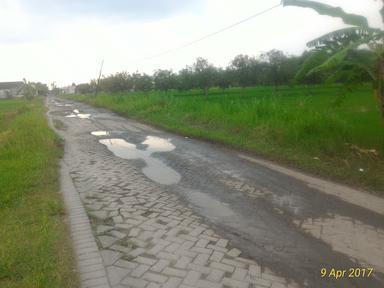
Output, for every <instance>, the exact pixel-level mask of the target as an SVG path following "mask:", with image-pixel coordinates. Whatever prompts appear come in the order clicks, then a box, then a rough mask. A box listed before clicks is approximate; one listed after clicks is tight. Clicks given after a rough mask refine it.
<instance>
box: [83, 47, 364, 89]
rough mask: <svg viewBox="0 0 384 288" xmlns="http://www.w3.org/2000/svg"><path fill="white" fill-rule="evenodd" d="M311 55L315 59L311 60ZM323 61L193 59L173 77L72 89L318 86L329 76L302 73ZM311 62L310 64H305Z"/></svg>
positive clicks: (117, 79)
mask: <svg viewBox="0 0 384 288" xmlns="http://www.w3.org/2000/svg"><path fill="white" fill-rule="evenodd" d="M364 53H368V52H364ZM315 54H316V55H317V57H314V55H315ZM359 56H361V55H359ZM363 56H364V55H363ZM326 57H328V56H327V55H326V53H322V54H319V53H318V51H305V52H304V53H303V54H302V55H300V56H293V55H287V54H286V53H284V52H282V51H280V50H271V51H269V52H266V53H263V54H261V55H260V56H258V57H254V56H248V55H243V54H240V55H238V56H236V57H235V58H234V59H233V60H232V61H230V63H229V65H228V66H227V67H225V68H222V67H215V66H214V65H213V64H211V63H209V61H208V60H207V59H204V58H197V59H196V61H195V62H194V63H193V64H192V65H188V66H186V67H185V68H183V69H181V70H180V71H178V72H177V73H175V72H173V71H172V70H163V69H161V70H156V71H155V72H154V73H153V75H148V74H145V73H144V74H142V73H138V72H136V73H132V74H131V73H128V72H119V73H115V74H112V75H109V76H104V77H102V78H101V79H100V81H97V80H92V81H91V82H90V83H84V84H79V85H77V86H76V92H77V93H80V94H88V93H94V92H97V91H103V92H111V93H113V92H124V91H143V92H148V91H150V90H153V89H154V90H159V91H164V92H167V91H169V90H173V89H176V90H179V91H188V90H191V89H201V90H202V91H203V93H204V94H205V95H207V94H208V91H209V89H210V88H211V87H219V88H222V89H226V88H229V87H250V86H262V85H263V86H265V85H273V86H279V85H291V84H320V83H324V82H326V81H327V79H329V78H330V75H326V74H324V73H316V74H311V75H307V74H306V73H305V72H306V70H307V69H308V66H309V65H315V64H316V63H317V62H318V61H322V60H323V59H324V58H326ZM364 57H366V55H365V56H364ZM314 58H316V59H315V60H316V61H314V60H313V59H314ZM311 61H312V62H313V63H308V62H311ZM331 76H332V78H334V79H333V81H335V82H341V83H346V82H348V81H354V82H356V81H358V82H365V81H368V79H369V75H367V73H365V72H364V71H363V70H361V69H358V68H357V67H346V69H344V70H341V71H339V73H338V75H331Z"/></svg>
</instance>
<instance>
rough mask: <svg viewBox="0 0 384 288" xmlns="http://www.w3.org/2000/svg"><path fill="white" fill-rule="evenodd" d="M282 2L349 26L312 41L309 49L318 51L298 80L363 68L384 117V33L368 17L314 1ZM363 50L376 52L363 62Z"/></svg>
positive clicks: (382, 12) (296, 0) (304, 65)
mask: <svg viewBox="0 0 384 288" xmlns="http://www.w3.org/2000/svg"><path fill="white" fill-rule="evenodd" d="M382 2H383V8H382V9H381V10H380V14H381V17H382V20H383V22H384V0H382ZM282 3H283V6H296V7H302V8H310V9H313V10H315V11H316V12H317V13H319V14H321V15H327V16H331V17H337V18H340V19H342V20H343V22H344V23H345V24H347V25H349V27H347V28H342V29H339V30H336V31H332V32H330V33H327V34H325V35H322V36H321V37H318V38H316V39H314V40H312V41H310V42H308V43H307V46H308V47H309V48H314V52H313V54H312V56H311V57H309V58H308V59H307V60H306V62H305V63H304V64H303V66H302V68H301V69H300V71H299V72H298V75H296V76H297V77H296V78H300V77H303V76H309V75H312V74H315V73H327V72H335V71H338V69H340V67H343V66H345V65H346V64H347V65H354V66H356V67H358V68H360V69H363V70H364V71H365V72H366V73H367V74H368V75H369V77H370V79H371V80H372V83H373V86H374V90H375V94H376V96H377V98H378V100H379V103H380V110H381V113H382V116H383V118H384V31H383V30H381V29H378V28H373V27H370V26H369V25H368V20H367V18H366V17H364V16H361V15H356V14H350V13H346V12H345V11H344V10H343V9H342V8H340V7H334V6H330V5H327V4H324V3H320V2H316V1H310V0H283V1H282ZM362 47H363V48H365V49H369V50H370V51H371V52H372V53H371V54H370V56H369V57H365V58H364V59H363V58H362V57H358V56H356V55H365V54H364V53H362V54H361V53H360V54H359V53H358V51H359V50H361V48H362ZM324 55H325V57H324ZM313 64H316V65H313ZM332 75H333V74H332ZM331 77H332V76H331ZM331 77H330V78H331Z"/></svg>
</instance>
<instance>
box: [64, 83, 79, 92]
mask: <svg viewBox="0 0 384 288" xmlns="http://www.w3.org/2000/svg"><path fill="white" fill-rule="evenodd" d="M63 93H64V94H75V93H76V84H75V83H73V84H72V85H71V86H67V87H64V88H63Z"/></svg>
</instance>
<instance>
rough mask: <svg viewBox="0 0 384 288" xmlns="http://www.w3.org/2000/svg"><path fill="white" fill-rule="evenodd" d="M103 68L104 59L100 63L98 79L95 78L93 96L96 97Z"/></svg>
mask: <svg viewBox="0 0 384 288" xmlns="http://www.w3.org/2000/svg"><path fill="white" fill-rule="evenodd" d="M103 66H104V59H103V61H101V66H100V72H99V78H97V84H96V91H95V95H97V93H99V86H100V78H101V73H102V72H103Z"/></svg>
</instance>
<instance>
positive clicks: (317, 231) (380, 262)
mask: <svg viewBox="0 0 384 288" xmlns="http://www.w3.org/2000/svg"><path fill="white" fill-rule="evenodd" d="M295 224H296V225H297V226H300V227H301V228H302V229H304V231H306V232H308V233H310V234H311V235H312V236H314V237H316V238H318V239H321V240H323V241H324V242H326V243H328V244H330V245H331V246H332V249H334V250H335V251H338V252H341V253H343V254H346V255H348V256H349V257H351V258H352V259H357V260H358V261H359V262H360V263H361V264H364V265H366V267H372V266H373V267H374V268H375V269H376V270H377V271H379V272H381V273H384V245H383V244H384V230H382V229H379V228H375V227H373V226H370V225H366V224H364V223H362V222H360V221H358V220H354V219H351V218H348V217H344V216H340V215H334V216H330V217H329V218H317V219H307V220H305V221H304V222H303V223H300V222H295Z"/></svg>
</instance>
